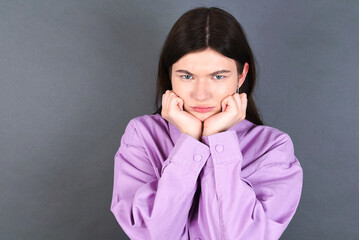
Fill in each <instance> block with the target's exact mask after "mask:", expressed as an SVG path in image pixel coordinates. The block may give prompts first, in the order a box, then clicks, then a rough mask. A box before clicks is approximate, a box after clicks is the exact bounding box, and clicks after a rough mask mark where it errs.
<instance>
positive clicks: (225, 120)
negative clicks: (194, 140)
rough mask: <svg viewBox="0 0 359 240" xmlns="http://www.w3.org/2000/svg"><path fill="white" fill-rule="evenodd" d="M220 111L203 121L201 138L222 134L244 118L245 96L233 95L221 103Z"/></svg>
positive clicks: (245, 108)
mask: <svg viewBox="0 0 359 240" xmlns="http://www.w3.org/2000/svg"><path fill="white" fill-rule="evenodd" d="M221 105H222V111H221V112H220V113H217V114H215V115H213V116H211V117H209V118H207V119H206V120H205V121H204V124H203V132H202V136H208V135H212V134H216V133H219V132H223V131H226V130H228V129H229V128H231V127H232V126H234V125H236V124H237V123H239V122H241V121H242V120H243V119H245V118H246V110H247V94H246V93H241V94H238V93H234V94H233V95H229V96H227V97H226V98H224V99H223V100H222V102H221Z"/></svg>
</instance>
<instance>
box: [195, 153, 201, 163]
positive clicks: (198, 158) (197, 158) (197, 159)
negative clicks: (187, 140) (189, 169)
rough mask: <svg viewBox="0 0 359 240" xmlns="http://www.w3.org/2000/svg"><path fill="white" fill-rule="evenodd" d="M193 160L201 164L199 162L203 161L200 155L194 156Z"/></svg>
mask: <svg viewBox="0 0 359 240" xmlns="http://www.w3.org/2000/svg"><path fill="white" fill-rule="evenodd" d="M193 159H194V160H195V161H197V162H199V161H201V160H202V156H201V155H199V154H195V155H194V156H193Z"/></svg>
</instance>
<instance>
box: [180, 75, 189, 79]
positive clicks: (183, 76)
mask: <svg viewBox="0 0 359 240" xmlns="http://www.w3.org/2000/svg"><path fill="white" fill-rule="evenodd" d="M181 77H182V78H183V79H189V78H186V77H191V75H188V74H187V75H181Z"/></svg>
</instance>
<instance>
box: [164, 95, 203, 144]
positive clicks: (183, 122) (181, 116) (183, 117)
mask: <svg viewBox="0 0 359 240" xmlns="http://www.w3.org/2000/svg"><path fill="white" fill-rule="evenodd" d="M161 115H162V117H163V118H164V119H166V120H167V121H168V122H170V123H172V124H173V125H174V126H176V127H177V128H178V129H179V130H180V131H181V132H182V133H186V134H188V135H190V136H192V137H193V138H195V139H197V140H199V139H200V138H201V134H202V122H201V121H200V120H199V119H198V118H196V117H195V116H193V115H192V114H190V113H188V112H186V111H184V110H183V100H182V99H181V98H180V97H178V96H177V94H176V93H175V92H173V91H172V90H167V91H166V92H165V93H164V94H163V95H162V111H161Z"/></svg>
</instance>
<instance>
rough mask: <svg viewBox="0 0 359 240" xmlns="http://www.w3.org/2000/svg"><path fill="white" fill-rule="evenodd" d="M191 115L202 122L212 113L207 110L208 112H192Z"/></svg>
mask: <svg viewBox="0 0 359 240" xmlns="http://www.w3.org/2000/svg"><path fill="white" fill-rule="evenodd" d="M193 115H194V116H195V117H196V118H198V119H199V120H201V121H202V122H203V121H204V120H206V119H207V118H209V117H211V116H213V115H214V114H213V113H212V112H208V113H197V112H194V113H193Z"/></svg>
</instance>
